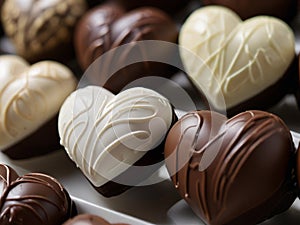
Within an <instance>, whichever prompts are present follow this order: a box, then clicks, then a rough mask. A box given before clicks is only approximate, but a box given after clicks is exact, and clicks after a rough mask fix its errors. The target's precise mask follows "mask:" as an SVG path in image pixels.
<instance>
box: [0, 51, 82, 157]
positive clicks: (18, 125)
mask: <svg viewBox="0 0 300 225" xmlns="http://www.w3.org/2000/svg"><path fill="white" fill-rule="evenodd" d="M0 67H1V72H0V105H1V108H0V118H1V119H0V150H1V151H3V152H4V153H5V154H7V155H8V156H9V157H11V158H14V159H22V158H29V157H33V156H38V155H42V154H45V153H48V152H51V151H54V150H58V149H60V148H61V146H60V144H59V135H58V128H57V116H58V111H59V109H60V106H61V105H62V104H63V102H64V100H65V99H66V97H67V96H68V95H69V94H70V93H71V92H72V91H73V90H74V89H75V87H76V79H75V77H74V75H73V73H72V72H71V71H70V70H69V69H68V68H67V67H66V66H64V65H62V64H60V63H57V62H54V61H41V62H39V63H36V64H34V65H32V66H30V65H29V64H28V63H27V62H26V61H25V60H23V59H22V58H20V57H18V56H13V55H3V56H0Z"/></svg>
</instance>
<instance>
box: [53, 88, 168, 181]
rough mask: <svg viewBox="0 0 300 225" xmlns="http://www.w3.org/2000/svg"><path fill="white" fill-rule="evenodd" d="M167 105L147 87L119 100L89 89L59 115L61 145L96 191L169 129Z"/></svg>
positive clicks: (126, 93)
mask: <svg viewBox="0 0 300 225" xmlns="http://www.w3.org/2000/svg"><path fill="white" fill-rule="evenodd" d="M172 112H173V110H172V107H171V105H170V103H169V101H168V100H167V99H166V98H164V97H163V96H161V95H160V94H158V93H156V92H155V91H152V90H150V89H146V88H140V87H136V88H131V89H128V90H125V91H123V92H121V93H119V94H118V95H116V96H115V95H113V94H112V93H110V92H109V91H107V90H106V89H104V88H102V87H97V86H88V87H86V88H83V89H78V90H77V91H75V92H73V93H72V94H71V95H70V96H69V97H68V99H67V100H66V101H65V103H64V104H63V106H62V108H61V111H60V114H59V122H58V124H59V134H60V138H61V144H62V145H63V146H64V147H65V149H66V151H67V153H68V155H69V156H70V158H71V159H72V160H73V161H74V162H75V163H76V164H77V166H78V167H79V168H80V169H81V170H82V172H83V173H84V174H85V176H86V177H87V178H88V179H89V180H90V181H91V182H92V184H93V185H94V186H96V187H99V186H101V185H103V184H105V183H106V182H108V181H109V180H112V179H113V178H115V177H117V176H118V175H120V174H121V173H122V172H124V171H125V170H126V169H128V168H129V167H131V166H132V165H133V164H134V163H135V162H136V161H138V160H139V159H140V158H142V157H143V156H144V155H145V154H146V153H147V152H148V151H150V150H152V149H154V148H155V147H157V146H158V145H159V144H160V143H161V142H162V141H163V139H164V137H165V135H166V133H167V131H168V129H169V128H170V126H171V123H172V118H173V113H172Z"/></svg>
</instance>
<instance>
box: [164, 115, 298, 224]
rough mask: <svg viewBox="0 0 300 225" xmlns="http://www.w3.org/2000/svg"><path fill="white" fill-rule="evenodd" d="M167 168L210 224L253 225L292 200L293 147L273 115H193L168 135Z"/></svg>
mask: <svg viewBox="0 0 300 225" xmlns="http://www.w3.org/2000/svg"><path fill="white" fill-rule="evenodd" d="M165 157H166V165H167V168H168V171H169V173H170V175H171V176H172V181H173V183H174V185H175V187H176V188H177V189H178V191H179V193H180V195H181V196H182V197H183V198H184V199H185V201H186V202H187V203H188V204H189V205H190V206H191V208H192V209H193V211H194V212H195V213H196V214H197V215H198V216H199V217H200V218H201V219H202V220H203V221H204V222H205V223H206V224H209V225H233V224H234V225H239V224H243V225H253V224H257V223H259V222H261V221H263V220H265V219H268V218H270V217H272V216H274V215H276V214H278V213H281V212H283V211H285V210H287V209H288V208H289V207H290V206H291V204H292V203H293V202H294V200H295V197H296V187H295V183H296V182H295V180H294V179H295V178H294V177H295V174H294V163H295V162H294V161H295V147H294V144H293V140H292V137H291V134H290V131H289V129H288V128H287V127H286V125H285V124H284V123H283V121H282V120H281V119H280V118H278V117H277V116H275V115H273V114H270V113H267V112H263V111H247V112H243V113H240V114H238V115H236V116H235V117H233V118H231V119H228V120H227V118H226V117H225V116H222V115H221V114H219V113H216V112H212V111H195V112H191V113H188V114H186V115H185V116H184V117H182V118H181V119H180V120H179V121H178V122H177V123H176V124H175V125H174V126H173V127H172V129H171V130H170V132H169V134H168V136H167V140H166V145H165Z"/></svg>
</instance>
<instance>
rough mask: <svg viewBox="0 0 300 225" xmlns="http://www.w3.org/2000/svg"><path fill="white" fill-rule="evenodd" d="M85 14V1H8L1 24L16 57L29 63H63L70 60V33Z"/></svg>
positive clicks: (4, 7) (4, 6)
mask: <svg viewBox="0 0 300 225" xmlns="http://www.w3.org/2000/svg"><path fill="white" fill-rule="evenodd" d="M85 10H86V3H85V0H65V1H60V0H40V1H35V0H26V1H23V0H10V1H5V2H4V4H3V8H2V23H3V26H4V30H5V33H6V34H7V36H8V37H9V38H10V39H11V40H12V42H13V43H14V45H15V48H16V51H17V53H18V55H20V56H22V57H24V58H25V59H27V60H28V61H30V62H35V61H39V60H42V59H56V60H60V61H63V60H66V58H68V57H67V56H69V58H70V57H71V56H70V55H69V54H71V46H72V37H73V29H74V26H75V24H76V22H77V21H78V19H79V18H80V17H81V15H82V14H83V13H84V12H85Z"/></svg>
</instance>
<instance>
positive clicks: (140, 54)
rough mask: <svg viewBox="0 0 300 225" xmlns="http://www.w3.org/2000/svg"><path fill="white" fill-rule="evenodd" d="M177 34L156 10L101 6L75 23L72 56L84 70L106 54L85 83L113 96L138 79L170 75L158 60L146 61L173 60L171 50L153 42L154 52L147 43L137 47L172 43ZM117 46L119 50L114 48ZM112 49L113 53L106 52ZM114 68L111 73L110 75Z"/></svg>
mask: <svg viewBox="0 0 300 225" xmlns="http://www.w3.org/2000/svg"><path fill="white" fill-rule="evenodd" d="M177 34H178V32H177V28H176V24H175V23H174V22H173V21H172V20H171V18H169V16H168V15H166V14H165V13H164V12H162V11H160V10H158V9H155V8H150V7H145V8H140V9H136V10H133V11H130V12H128V13H125V12H124V10H123V9H122V8H120V7H117V6H115V5H101V6H99V7H96V8H94V9H92V10H91V11H89V12H88V13H87V14H86V15H85V16H83V18H82V19H81V20H80V21H79V23H78V25H77V27H76V32H75V49H76V55H77V59H78V62H79V64H80V65H81V67H82V69H83V70H85V69H87V68H88V67H89V66H90V65H91V64H92V62H94V61H95V60H96V59H97V58H98V57H99V56H101V55H103V54H104V53H106V52H109V53H107V54H105V55H106V57H105V58H102V60H103V61H101V62H99V61H98V62H97V64H99V65H96V66H95V67H94V68H93V72H92V74H90V75H91V76H89V77H88V79H89V81H90V83H91V82H92V83H91V84H93V85H98V86H104V87H105V88H107V89H108V90H110V91H112V92H113V93H115V94H117V93H118V92H119V91H120V90H122V88H123V87H124V86H125V85H126V84H128V83H130V82H132V81H134V80H136V79H138V78H141V77H145V76H164V77H166V76H170V75H171V74H173V73H174V70H175V69H174V68H173V67H171V66H169V65H166V64H164V63H160V61H159V60H157V61H156V62H154V61H152V62H150V61H151V60H149V58H155V59H156V58H157V59H160V58H164V59H165V60H166V61H167V59H168V58H170V57H174V51H173V49H168V48H167V47H164V46H163V44H162V42H157V44H156V45H155V46H154V48H155V49H152V48H151V49H150V50H149V47H148V45H147V43H145V44H144V45H141V44H140V45H138V44H137V43H139V42H140V41H144V40H157V41H164V42H172V43H175V42H176V40H177ZM126 44H127V45H126ZM120 46H123V48H117V47H120ZM112 49H114V51H109V50H112ZM116 49H119V50H116ZM155 56H157V57H155ZM104 59H105V60H104ZM115 68H117V69H116V71H115V73H113V72H111V71H112V70H114V69H115ZM94 70H96V71H94Z"/></svg>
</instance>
